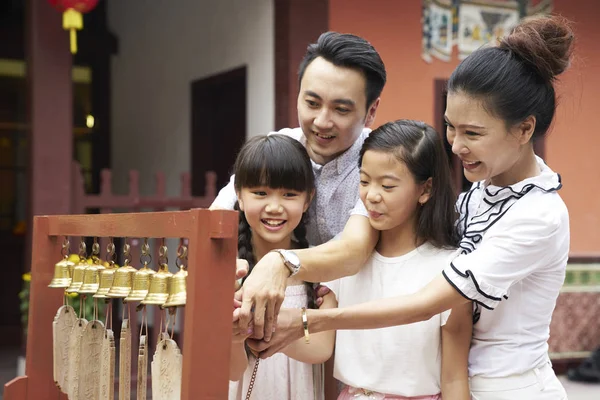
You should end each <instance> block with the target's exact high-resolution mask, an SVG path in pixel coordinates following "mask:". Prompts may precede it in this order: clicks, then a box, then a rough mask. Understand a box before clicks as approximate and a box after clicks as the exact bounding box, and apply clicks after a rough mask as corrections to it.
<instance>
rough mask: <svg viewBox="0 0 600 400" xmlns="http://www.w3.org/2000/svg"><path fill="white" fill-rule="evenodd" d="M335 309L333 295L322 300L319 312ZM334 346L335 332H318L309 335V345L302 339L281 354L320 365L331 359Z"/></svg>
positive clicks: (335, 301)
mask: <svg viewBox="0 0 600 400" xmlns="http://www.w3.org/2000/svg"><path fill="white" fill-rule="evenodd" d="M335 307H337V300H336V299H335V295H334V294H333V293H329V294H328V295H326V296H325V297H324V298H323V304H322V305H321V307H319V310H324V309H327V308H335ZM334 345H335V331H327V332H320V333H317V334H314V335H310V343H306V341H305V340H304V338H303V337H302V338H300V339H298V340H295V341H294V342H292V343H291V344H289V345H288V346H287V347H285V348H284V349H283V353H284V354H285V355H287V356H288V357H290V358H293V359H295V360H298V361H301V362H304V363H308V364H321V363H324V362H325V361H327V360H329V359H330V358H331V355H332V354H333V348H334Z"/></svg>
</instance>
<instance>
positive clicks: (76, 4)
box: [48, 0, 98, 54]
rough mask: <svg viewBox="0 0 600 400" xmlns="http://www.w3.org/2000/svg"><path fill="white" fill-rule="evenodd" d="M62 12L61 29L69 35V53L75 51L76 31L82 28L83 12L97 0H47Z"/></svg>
mask: <svg viewBox="0 0 600 400" xmlns="http://www.w3.org/2000/svg"><path fill="white" fill-rule="evenodd" d="M48 2H49V3H50V5H52V6H53V7H54V8H56V9H57V10H58V11H60V12H62V13H63V29H65V30H68V31H69V32H70V35H71V53H73V54H75V53H77V32H76V31H78V30H81V29H82V28H83V14H85V13H87V12H90V11H92V10H93V9H94V8H95V7H96V5H97V4H98V0H48Z"/></svg>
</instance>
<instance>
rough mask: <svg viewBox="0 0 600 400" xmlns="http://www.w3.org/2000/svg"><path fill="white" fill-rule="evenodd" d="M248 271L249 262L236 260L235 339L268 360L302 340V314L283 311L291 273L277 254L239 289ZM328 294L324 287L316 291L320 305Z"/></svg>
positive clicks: (258, 266) (263, 262)
mask: <svg viewBox="0 0 600 400" xmlns="http://www.w3.org/2000/svg"><path fill="white" fill-rule="evenodd" d="M273 256H275V257H273ZM248 269H249V268H248V263H247V262H246V260H241V259H238V260H237V263H236V288H235V289H236V291H235V296H234V299H233V314H232V317H233V318H232V321H233V331H232V335H233V336H232V340H233V341H244V340H246V344H247V345H248V347H250V349H251V350H252V351H253V352H254V353H255V354H256V355H258V356H259V357H260V358H268V357H270V356H272V355H273V354H275V353H277V352H280V351H282V350H283V349H284V348H285V347H286V346H287V345H289V344H290V343H292V342H293V341H295V340H297V339H300V338H302V337H303V335H304V332H303V329H302V317H301V315H302V311H301V310H300V309H292V308H289V309H288V308H283V309H281V304H282V303H283V298H284V295H285V288H286V284H287V279H288V277H289V272H288V271H287V269H286V268H285V267H284V266H282V265H281V258H280V257H279V256H278V255H277V254H273V253H270V254H267V255H265V256H264V257H263V258H262V259H261V260H260V262H259V263H258V264H256V265H255V267H254V268H253V270H252V274H250V275H249V276H248V277H247V278H246V280H245V282H244V284H243V286H241V287H240V285H239V280H240V279H241V278H243V277H245V276H246V275H247V274H248ZM327 291H328V289H327V288H324V287H322V288H319V289H318V290H317V295H316V297H317V300H316V303H317V306H319V305H320V304H321V303H322V301H323V299H322V296H324V295H325V294H326V293H327Z"/></svg>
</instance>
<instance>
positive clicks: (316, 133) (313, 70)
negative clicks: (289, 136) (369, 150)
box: [298, 57, 379, 165]
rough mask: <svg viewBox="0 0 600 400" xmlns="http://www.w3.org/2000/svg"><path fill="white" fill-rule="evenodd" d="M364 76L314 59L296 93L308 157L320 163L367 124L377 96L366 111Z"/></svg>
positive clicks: (345, 145)
mask: <svg viewBox="0 0 600 400" xmlns="http://www.w3.org/2000/svg"><path fill="white" fill-rule="evenodd" d="M365 90H366V79H365V77H364V75H363V74H362V73H361V72H359V71H357V70H354V69H350V68H344V67H338V66H335V65H334V64H332V63H330V62H329V61H326V60H325V59H324V58H321V57H317V58H316V59H314V60H313V61H312V62H311V63H310V64H309V65H308V67H306V70H305V72H304V75H303V77H302V81H301V82H300V92H299V94H298V120H299V122H300V126H301V128H302V131H303V132H304V136H305V137H306V149H307V151H308V154H309V155H310V158H311V159H312V160H313V161H314V162H316V163H317V164H321V165H324V164H326V163H328V162H329V161H331V160H333V159H334V158H335V157H337V156H338V155H340V154H341V153H343V152H344V151H346V150H348V149H349V148H350V147H351V146H352V145H353V144H354V142H355V141H356V139H357V138H358V137H359V136H360V134H361V132H362V130H363V128H365V127H369V126H371V124H372V123H373V120H374V119H375V113H376V110H377V106H378V104H379V99H377V100H375V102H373V104H372V105H370V107H369V110H368V112H367V104H366V101H367V97H366V92H365Z"/></svg>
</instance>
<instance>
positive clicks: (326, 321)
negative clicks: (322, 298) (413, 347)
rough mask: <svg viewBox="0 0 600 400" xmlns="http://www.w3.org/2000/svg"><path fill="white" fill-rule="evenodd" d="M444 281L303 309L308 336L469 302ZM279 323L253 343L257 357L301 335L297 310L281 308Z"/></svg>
mask: <svg viewBox="0 0 600 400" xmlns="http://www.w3.org/2000/svg"><path fill="white" fill-rule="evenodd" d="M469 302H470V300H468V299H466V298H465V297H463V296H462V295H461V294H460V293H459V292H458V291H457V290H456V289H454V287H453V286H451V285H450V284H449V283H448V282H447V281H446V279H445V278H444V277H443V276H442V275H439V276H438V277H436V278H435V279H434V280H433V281H432V282H430V283H429V284H428V285H427V286H425V287H424V288H423V289H421V290H420V291H418V292H417V293H414V294H411V295H406V296H397V297H390V298H386V299H379V300H373V301H370V302H368V303H362V304H356V305H353V306H350V307H344V308H333V309H326V310H307V316H308V325H309V330H310V332H311V333H317V332H324V331H329V330H339V329H378V328H387V327H390V326H397V325H406V324H412V323H414V322H420V321H426V320H428V319H429V318H431V317H432V316H434V315H436V314H439V313H441V312H443V311H446V310H449V309H451V308H455V307H459V306H461V305H463V304H466V303H469ZM279 320H280V321H282V323H281V324H278V325H277V331H276V332H275V333H274V334H273V337H272V339H271V341H270V342H268V343H267V342H264V341H263V342H261V343H260V344H257V343H253V345H252V346H253V348H255V349H256V350H258V351H260V352H261V355H260V356H261V358H267V357H270V356H271V355H273V354H275V353H277V352H278V351H280V350H281V349H282V348H284V347H285V346H287V345H288V344H289V343H291V342H292V341H294V340H296V339H299V338H301V337H302V336H303V334H304V333H303V329H302V323H301V315H300V311H299V310H293V309H282V310H281V312H280V314H279Z"/></svg>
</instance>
